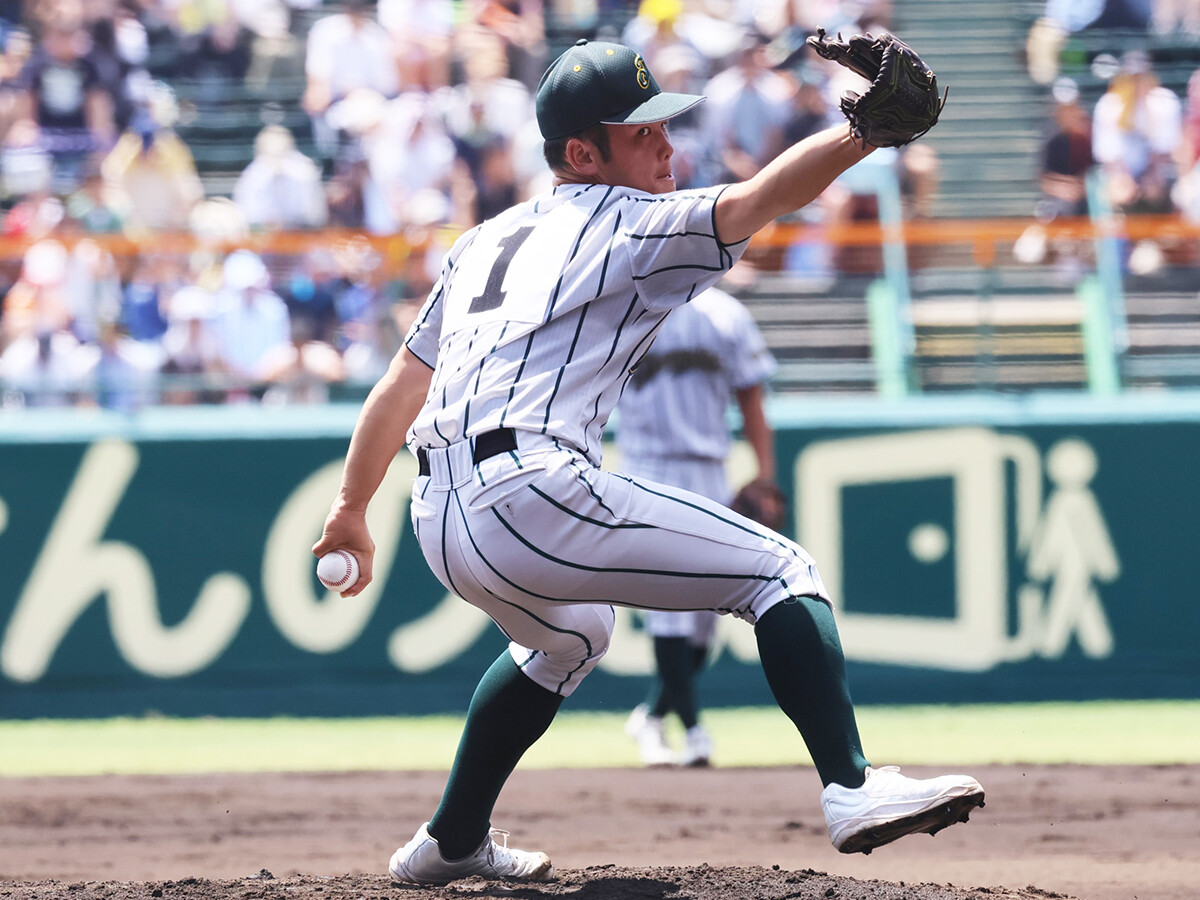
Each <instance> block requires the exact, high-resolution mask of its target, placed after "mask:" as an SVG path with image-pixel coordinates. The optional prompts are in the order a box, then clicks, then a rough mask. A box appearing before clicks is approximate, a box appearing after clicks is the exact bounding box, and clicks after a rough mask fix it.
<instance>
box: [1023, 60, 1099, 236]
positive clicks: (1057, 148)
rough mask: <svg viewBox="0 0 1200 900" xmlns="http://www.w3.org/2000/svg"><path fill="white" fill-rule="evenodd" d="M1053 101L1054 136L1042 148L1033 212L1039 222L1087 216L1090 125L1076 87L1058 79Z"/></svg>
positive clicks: (1071, 83) (1091, 160) (1065, 79)
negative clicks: (1038, 190) (1038, 197)
mask: <svg viewBox="0 0 1200 900" xmlns="http://www.w3.org/2000/svg"><path fill="white" fill-rule="evenodd" d="M1051 94H1052V96H1053V98H1054V132H1053V133H1052V134H1051V135H1050V137H1049V138H1048V139H1047V140H1046V142H1045V144H1044V145H1043V147H1042V165H1041V176H1040V183H1041V188H1042V199H1041V200H1040V201H1039V203H1038V208H1037V210H1036V213H1037V217H1038V218H1039V219H1040V220H1042V221H1049V220H1050V219H1054V218H1058V217H1060V216H1086V215H1087V186H1086V184H1085V179H1086V177H1087V173H1088V172H1089V171H1090V170H1091V168H1092V165H1093V163H1094V160H1093V158H1092V121H1091V119H1090V118H1089V117H1088V114H1087V111H1086V110H1084V108H1083V107H1082V106H1081V105H1080V103H1079V87H1078V85H1077V84H1076V83H1075V82H1074V81H1073V80H1071V79H1070V78H1065V77H1064V78H1059V79H1058V80H1057V81H1056V82H1055V83H1054V88H1053V90H1052V92H1051Z"/></svg>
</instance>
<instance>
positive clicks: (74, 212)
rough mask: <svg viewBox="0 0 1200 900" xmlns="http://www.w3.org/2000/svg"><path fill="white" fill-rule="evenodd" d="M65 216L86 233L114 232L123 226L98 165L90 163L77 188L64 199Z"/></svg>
mask: <svg viewBox="0 0 1200 900" xmlns="http://www.w3.org/2000/svg"><path fill="white" fill-rule="evenodd" d="M66 212H67V217H68V218H69V219H70V220H71V221H72V222H74V223H75V224H76V225H77V226H78V227H79V228H80V229H81V230H82V231H83V232H84V233H86V234H116V233H118V232H120V231H121V230H122V229H124V227H125V222H124V220H123V219H122V218H121V214H120V212H118V211H117V209H116V208H115V207H114V206H113V205H112V204H111V202H110V201H109V197H108V190H107V188H106V187H105V184H104V173H103V172H102V171H101V170H100V166H99V165H97V164H95V163H92V164H90V165H89V166H88V168H87V171H86V172H85V173H84V176H83V183H82V184H81V185H80V186H79V190H77V191H75V192H74V193H73V194H71V195H70V196H69V197H68V198H67V201H66Z"/></svg>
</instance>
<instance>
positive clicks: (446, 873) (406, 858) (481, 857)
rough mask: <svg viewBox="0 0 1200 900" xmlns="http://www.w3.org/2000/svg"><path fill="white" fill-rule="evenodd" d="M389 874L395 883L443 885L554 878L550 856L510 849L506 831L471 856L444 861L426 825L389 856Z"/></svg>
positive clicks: (494, 830) (492, 835)
mask: <svg viewBox="0 0 1200 900" xmlns="http://www.w3.org/2000/svg"><path fill="white" fill-rule="evenodd" d="M495 835H500V836H502V837H503V838H504V844H503V846H502V845H500V844H497V843H496V840H495V837H494V836H495ZM388 871H389V872H390V873H391V876H392V881H394V882H395V883H396V884H446V883H448V882H451V881H455V880H457V879H459V878H468V877H470V876H471V875H482V876H483V877H484V878H520V879H524V880H526V881H549V880H550V879H551V878H553V877H554V866H553V864H552V863H551V862H550V857H549V856H547V855H546V854H545V853H542V852H541V851H536V852H533V853H531V852H529V851H528V850H515V849H513V848H511V847H509V846H508V832H507V831H500V830H499V829H496V828H493V829H492V830H491V832H490V833H489V834H488V836H487V839H486V840H484V842H483V843H482V844H480V845H479V849H478V850H476V851H475V852H474V853H472V854H471V855H470V856H467V857H464V858H463V859H454V860H447V859H443V858H442V851H441V848H439V847H438V842H437V841H436V840H435V839H434V838H432V837H430V835H429V823H428V822H426V823H425V824H424V825H422V826H421V827H420V829H419V830H418V831H417V834H416V836H415V837H414V838H413V839H412V840H411V841H409V842H408V843H407V844H405V845H404V846H403V847H401V848H400V849H399V850H397V851H396V852H395V853H393V854H392V859H391V862H390V863H389V864H388Z"/></svg>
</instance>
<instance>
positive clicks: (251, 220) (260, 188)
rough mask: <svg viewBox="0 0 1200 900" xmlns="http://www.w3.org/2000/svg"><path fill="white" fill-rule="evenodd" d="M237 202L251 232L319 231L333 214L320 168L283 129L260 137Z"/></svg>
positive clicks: (265, 131) (243, 175)
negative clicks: (304, 229) (330, 213)
mask: <svg viewBox="0 0 1200 900" xmlns="http://www.w3.org/2000/svg"><path fill="white" fill-rule="evenodd" d="M233 200H234V202H235V203H236V204H237V205H238V207H239V208H240V209H241V211H242V214H243V215H244V216H245V218H246V224H247V225H249V226H250V227H251V228H265V229H275V230H280V229H282V230H290V229H299V228H320V227H321V226H322V225H324V224H325V222H326V220H327V218H328V215H329V212H328V210H327V208H326V206H325V187H324V185H323V184H322V181H321V170H320V168H319V167H318V166H317V164H316V163H315V162H313V161H312V160H311V159H309V158H308V157H307V156H305V155H304V154H303V153H301V152H300V151H299V150H297V149H296V141H295V139H294V138H293V137H292V133H291V132H290V131H288V130H287V129H286V128H284V127H283V126H282V125H268V126H267V127H266V128H264V129H263V130H262V131H260V132H259V133H258V137H257V138H256V139H255V141H254V159H253V160H251V162H250V164H249V165H248V166H246V168H245V169H244V170H243V171H242V173H241V175H239V176H238V180H237V184H236V185H235V186H234V189H233Z"/></svg>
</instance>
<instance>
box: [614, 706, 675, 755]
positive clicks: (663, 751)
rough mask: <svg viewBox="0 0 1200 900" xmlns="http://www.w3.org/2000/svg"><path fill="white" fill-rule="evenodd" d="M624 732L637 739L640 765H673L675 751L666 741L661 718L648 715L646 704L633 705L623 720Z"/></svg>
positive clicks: (648, 709)
mask: <svg viewBox="0 0 1200 900" xmlns="http://www.w3.org/2000/svg"><path fill="white" fill-rule="evenodd" d="M625 733H626V734H627V735H629V736H630V737H631V738H633V739H634V740H635V741H637V746H638V755H639V756H640V757H641V758H642V765H645V766H673V765H675V751H674V750H672V749H671V745H670V744H668V743H667V736H666V731H665V728H664V723H663V720H662V719H659V718H657V717H656V716H652V715H650V708H649V707H648V706H646V704H644V703H642V704H640V705H638V706H635V707H634V709H633V712H631V713H630V714H629V718H628V719H626V721H625Z"/></svg>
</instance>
